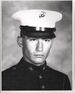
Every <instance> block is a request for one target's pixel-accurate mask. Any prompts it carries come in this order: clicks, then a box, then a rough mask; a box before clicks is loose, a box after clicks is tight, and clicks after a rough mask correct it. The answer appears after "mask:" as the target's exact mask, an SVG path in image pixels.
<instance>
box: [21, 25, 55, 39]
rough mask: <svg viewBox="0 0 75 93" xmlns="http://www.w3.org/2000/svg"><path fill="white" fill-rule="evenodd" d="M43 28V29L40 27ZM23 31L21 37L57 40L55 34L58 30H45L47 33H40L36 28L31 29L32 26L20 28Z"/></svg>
mask: <svg viewBox="0 0 75 93" xmlns="http://www.w3.org/2000/svg"><path fill="white" fill-rule="evenodd" d="M40 28H41V27H40ZM20 29H21V36H22V37H23V36H25V35H26V36H29V37H36V38H50V39H52V38H55V37H56V36H55V34H54V32H55V31H56V28H45V31H41V29H40V30H39V31H37V30H36V27H30V26H20Z"/></svg>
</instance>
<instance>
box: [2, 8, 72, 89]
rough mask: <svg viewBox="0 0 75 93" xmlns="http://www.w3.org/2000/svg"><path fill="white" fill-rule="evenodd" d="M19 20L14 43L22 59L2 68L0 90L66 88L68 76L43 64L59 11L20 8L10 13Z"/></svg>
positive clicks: (67, 86) (51, 41) (60, 16)
mask: <svg viewBox="0 0 75 93" xmlns="http://www.w3.org/2000/svg"><path fill="white" fill-rule="evenodd" d="M12 17H13V18H14V19H16V20H19V21H20V22H21V25H20V29H21V33H20V36H18V38H17V41H18V45H19V46H20V47H21V48H22V51H23V58H22V59H21V60H20V62H19V63H18V64H16V65H15V66H13V67H11V68H9V69H7V70H5V71H3V73H2V89H3V90H70V89H71V86H70V82H69V79H68V77H67V76H66V75H65V74H63V73H61V72H59V71H56V70H54V69H52V68H50V67H48V66H47V65H46V58H47V56H48V54H49V51H50V49H51V47H52V43H53V40H54V38H55V37H56V36H55V34H54V32H55V30H56V28H55V24H56V22H58V21H59V20H61V19H62V14H61V13H59V12H56V11H48V10H21V11H18V12H16V13H15V14H13V16H12Z"/></svg>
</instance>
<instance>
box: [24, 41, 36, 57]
mask: <svg viewBox="0 0 75 93" xmlns="http://www.w3.org/2000/svg"><path fill="white" fill-rule="evenodd" d="M35 49H36V44H35V43H32V42H29V41H27V42H26V49H25V50H26V51H27V52H28V53H29V54H30V55H31V54H32V53H34V51H35Z"/></svg>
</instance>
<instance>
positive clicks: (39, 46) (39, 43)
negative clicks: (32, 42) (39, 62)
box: [36, 39, 43, 52]
mask: <svg viewBox="0 0 75 93" xmlns="http://www.w3.org/2000/svg"><path fill="white" fill-rule="evenodd" d="M36 51H38V52H42V51H43V41H42V39H38V41H37V46H36Z"/></svg>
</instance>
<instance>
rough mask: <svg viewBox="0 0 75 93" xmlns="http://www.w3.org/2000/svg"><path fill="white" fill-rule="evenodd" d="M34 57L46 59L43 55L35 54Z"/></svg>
mask: <svg viewBox="0 0 75 93" xmlns="http://www.w3.org/2000/svg"><path fill="white" fill-rule="evenodd" d="M34 56H35V57H37V58H42V57H44V55H42V54H35V55H34Z"/></svg>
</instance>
